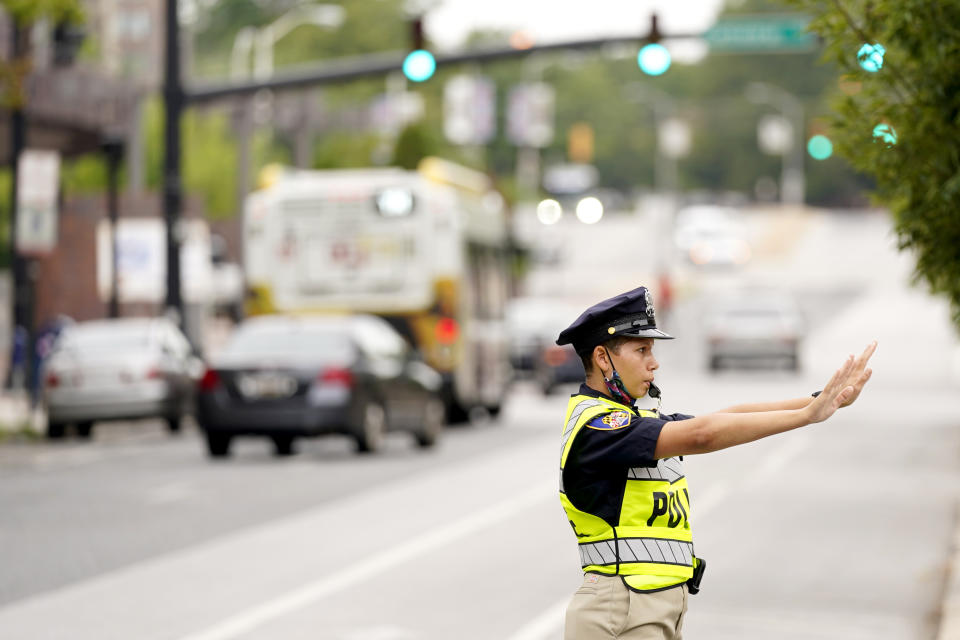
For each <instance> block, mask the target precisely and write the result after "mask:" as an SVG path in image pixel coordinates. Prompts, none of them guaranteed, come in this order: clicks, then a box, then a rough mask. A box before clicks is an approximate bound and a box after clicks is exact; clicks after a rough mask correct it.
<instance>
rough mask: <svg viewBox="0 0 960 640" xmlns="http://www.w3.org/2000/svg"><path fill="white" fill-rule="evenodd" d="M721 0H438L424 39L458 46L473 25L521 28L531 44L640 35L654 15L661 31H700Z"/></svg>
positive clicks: (443, 46) (718, 7) (711, 20)
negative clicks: (526, 33) (653, 14)
mask: <svg viewBox="0 0 960 640" xmlns="http://www.w3.org/2000/svg"><path fill="white" fill-rule="evenodd" d="M722 5H723V0H673V1H672V2H671V1H670V0H587V1H584V0H441V1H440V2H439V3H438V5H437V6H435V7H433V8H431V9H430V11H429V13H428V15H427V20H426V24H425V30H426V31H427V35H428V37H429V38H430V39H431V40H432V41H433V42H435V43H437V44H438V45H439V47H440V48H442V49H448V48H453V47H456V46H458V45H459V44H460V43H461V41H462V40H463V38H464V37H465V36H466V35H467V34H469V33H470V31H472V30H474V29H480V28H483V29H491V28H495V29H506V30H514V29H522V30H524V31H526V32H528V33H529V34H530V35H532V36H533V37H534V40H535V41H536V42H550V41H557V40H568V39H577V38H590V37H596V36H623V35H630V34H637V35H643V34H645V33H646V32H647V30H648V28H649V24H650V14H651V13H653V12H654V11H655V12H656V13H657V15H658V17H659V22H660V30H661V31H662V32H664V33H671V32H673V33H678V32H679V33H683V32H687V33H689V32H694V33H696V32H700V31H703V30H705V29H706V28H707V27H709V26H710V25H711V24H712V23H713V21H714V20H715V19H716V17H717V13H718V12H719V11H720V8H721V7H722Z"/></svg>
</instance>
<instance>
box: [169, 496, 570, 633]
mask: <svg viewBox="0 0 960 640" xmlns="http://www.w3.org/2000/svg"><path fill="white" fill-rule="evenodd" d="M552 497H553V493H552V489H551V488H549V487H547V486H538V487H537V488H535V489H530V490H528V491H526V492H524V493H521V494H519V495H516V496H514V497H513V498H512V499H509V500H505V501H503V502H501V503H499V504H495V505H493V506H491V507H489V508H487V509H484V510H482V511H478V512H476V513H474V514H472V515H469V516H466V517H464V518H461V519H460V520H457V521H455V522H453V523H451V524H450V525H448V526H446V527H443V528H442V529H438V530H436V531H434V532H433V533H428V534H426V535H424V536H422V537H419V538H416V539H414V540H410V541H408V542H405V543H403V544H400V545H397V546H395V547H393V548H391V549H387V550H386V551H383V552H381V553H378V554H376V555H374V556H371V557H369V558H368V559H367V560H365V561H363V562H360V563H358V564H356V565H352V566H350V567H349V568H344V569H345V570H343V571H340V570H335V571H334V572H333V573H332V574H331V575H328V576H325V577H323V578H320V579H319V580H316V581H314V582H311V583H309V584H306V585H304V586H302V587H300V588H299V589H294V590H293V591H289V592H287V593H285V594H283V595H281V596H279V597H277V598H274V599H273V600H269V601H267V602H265V603H263V604H261V605H259V606H257V607H254V608H252V609H250V610H248V611H246V612H244V613H241V614H238V615H235V616H232V617H230V618H227V619H226V620H223V621H221V622H219V623H217V624H215V625H213V626H212V627H209V628H207V629H204V630H203V631H200V632H198V633H194V634H191V635H189V636H186V637H184V638H182V639H181V640H226V639H227V638H235V637H237V636H239V635H241V634H244V633H247V632H249V631H250V630H251V629H254V628H256V627H258V626H260V625H262V624H264V623H266V622H268V621H270V620H273V619H275V618H279V617H280V616H283V615H285V614H288V613H291V612H293V611H296V610H297V609H301V608H303V607H305V606H307V605H309V604H312V603H314V602H316V601H317V600H320V599H321V598H324V597H326V596H329V595H331V594H333V593H336V592H338V591H343V590H344V589H347V588H348V587H352V586H353V585H355V584H357V583H359V582H363V581H364V580H367V579H369V578H372V577H374V576H377V575H381V574H382V573H383V572H384V571H386V570H388V569H390V568H392V567H395V566H397V565H399V564H402V563H404V562H406V561H408V560H410V559H412V558H415V557H416V556H418V555H420V554H422V553H425V552H427V551H430V550H432V549H436V548H437V547H440V546H442V545H445V544H448V543H450V542H453V541H454V540H456V539H457V538H461V537H463V536H466V535H469V534H471V533H474V532H475V531H477V530H479V529H482V528H485V527H489V526H491V525H494V524H496V523H497V522H500V521H501V520H506V519H507V518H510V517H512V516H513V515H515V514H517V513H520V512H521V511H524V510H526V509H528V508H530V507H531V506H532V505H534V504H536V503H537V502H540V501H543V500H547V499H549V498H552ZM346 569H349V570H346Z"/></svg>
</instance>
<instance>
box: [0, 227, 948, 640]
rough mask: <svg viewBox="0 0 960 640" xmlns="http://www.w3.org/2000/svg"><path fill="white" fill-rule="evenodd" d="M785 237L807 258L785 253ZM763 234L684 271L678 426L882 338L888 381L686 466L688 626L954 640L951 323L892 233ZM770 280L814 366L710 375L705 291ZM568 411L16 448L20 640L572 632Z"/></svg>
mask: <svg viewBox="0 0 960 640" xmlns="http://www.w3.org/2000/svg"><path fill="white" fill-rule="evenodd" d="M783 225H787V226H788V227H789V228H790V229H791V239H790V242H788V243H786V244H784V245H782V246H777V245H775V243H774V245H775V246H773V248H771V247H770V244H771V242H772V241H771V240H769V239H768V240H763V238H764V237H767V238H779V237H780V235H778V234H772V230H775V229H779V228H781V227H782V226H783ZM752 228H753V229H754V232H755V233H756V235H757V238H758V242H757V244H758V249H757V252H758V255H757V259H756V261H755V263H754V265H753V266H751V267H749V268H748V269H746V270H744V271H743V272H739V273H681V274H680V278H681V283H682V296H681V301H680V303H679V304H678V305H677V307H676V308H675V309H674V310H673V313H672V320H673V321H674V324H673V325H672V328H673V331H674V333H676V334H677V335H678V336H679V338H680V339H678V340H676V341H674V342H672V343H661V344H658V346H657V349H658V351H659V354H658V355H659V356H660V360H661V363H662V369H661V372H660V373H659V375H658V383H659V384H660V386H661V388H662V389H663V394H664V398H663V410H664V411H684V412H688V413H702V412H705V411H710V410H715V409H719V408H722V407H724V406H727V405H730V404H734V403H737V402H743V401H751V400H765V399H776V398H783V397H797V396H802V395H806V394H808V393H810V392H811V391H813V390H815V389H818V388H820V387H821V386H822V385H823V382H824V381H825V380H826V379H827V378H828V377H829V375H830V373H831V372H832V370H833V369H834V368H835V367H836V366H838V365H839V364H840V363H841V361H842V360H843V358H844V357H845V356H846V355H847V353H850V352H855V351H859V350H860V349H862V348H863V346H864V345H865V344H866V343H867V342H868V341H869V340H870V339H873V338H877V339H879V340H880V348H879V349H878V352H877V354H876V356H875V357H874V363H873V364H874V368H875V370H876V374H875V376H874V380H872V381H871V384H870V386H869V387H868V389H867V391H865V392H864V395H863V396H862V397H861V399H860V401H859V402H858V403H857V404H856V405H854V406H853V407H851V408H849V409H845V410H843V411H841V412H840V413H838V415H836V416H835V417H834V418H833V419H831V420H830V421H829V422H827V423H824V424H820V425H815V426H813V427H810V428H807V429H804V430H800V431H797V432H793V433H789V434H784V435H782V436H778V437H774V438H770V439H767V440H764V441H760V442H757V443H753V444H751V445H747V446H744V447H740V448H736V449H732V450H728V451H723V452H717V453H714V454H709V455H706V456H691V457H689V458H688V460H687V463H688V467H687V472H688V476H689V482H690V487H691V500H692V506H693V512H692V514H691V515H692V522H693V526H694V531H695V540H696V548H697V552H698V554H700V555H702V556H703V557H705V558H707V559H708V563H709V568H708V572H707V576H706V578H705V586H704V590H703V592H702V593H701V594H700V595H698V596H696V597H695V598H692V599H691V610H690V613H689V615H688V618H687V623H686V625H687V626H686V634H685V635H686V636H687V637H689V638H710V639H719V640H724V639H727V638H729V639H733V638H737V639H740V640H750V639H754V638H756V639H761V638H763V639H764V640H766V639H769V638H786V639H793V638H798V639H799V638H805V639H809V638H823V639H834V638H835V639H838V640H839V639H840V638H843V639H845V640H846V639H850V638H864V639H866V638H870V639H880V640H886V639H891V640H892V639H914V638H917V639H920V638H922V639H926V638H932V637H933V635H934V633H935V631H936V627H937V624H938V618H939V616H938V607H939V604H940V600H941V596H942V590H943V587H944V581H945V577H946V576H945V571H946V567H947V560H948V558H949V552H950V543H951V540H952V534H953V530H954V525H955V519H956V505H957V497H958V495H960V493H958V489H960V483H958V477H960V476H958V472H957V470H958V468H960V464H958V463H960V460H958V457H960V418H958V415H960V412H958V409H960V400H958V398H960V394H958V393H957V390H958V387H960V378H958V375H957V364H958V363H957V361H956V358H957V341H956V338H955V336H954V334H952V333H951V330H950V328H949V326H948V324H947V320H946V318H947V312H946V308H945V306H944V305H943V304H942V303H941V302H939V301H935V300H931V299H929V298H928V297H927V296H925V295H924V294H923V293H921V292H918V291H916V290H912V289H910V288H909V287H908V286H907V285H906V280H907V266H908V263H907V262H906V261H905V260H904V259H903V258H901V257H898V256H896V255H895V254H894V253H893V252H892V250H890V247H889V239H888V238H887V236H886V232H885V222H884V221H883V219H882V218H877V217H872V216H861V217H859V218H855V217H850V216H842V217H841V216H830V215H825V216H815V217H813V218H804V219H802V220H776V221H770V220H759V221H756V225H754V227H752ZM781 231H782V229H781ZM764 234H766V236H765V235H764ZM771 234H772V235H771ZM765 250H766V251H768V253H767V254H764V251H765ZM570 268H574V269H575V268H576V265H571V267H570ZM746 280H750V281H764V280H768V281H769V283H773V284H777V285H778V286H781V287H783V288H787V289H790V290H792V291H795V292H797V293H798V294H799V295H800V297H801V302H802V304H803V305H804V308H805V309H806V310H807V315H808V318H809V319H810V324H809V334H808V339H807V341H806V343H805V345H804V348H803V364H804V366H803V368H802V370H801V371H800V372H799V373H796V374H794V373H790V372H786V371H769V370H759V369H757V370H747V371H738V370H733V371H725V372H723V373H722V374H720V375H709V374H708V373H707V371H706V370H705V368H704V366H703V363H704V362H703V353H702V345H701V342H700V341H701V339H702V335H701V333H700V331H699V326H700V319H701V316H702V314H703V313H704V312H705V309H704V300H705V299H706V296H707V294H708V293H712V292H714V291H715V290H716V289H718V288H722V287H724V286H728V285H730V284H731V283H737V282H741V281H746ZM565 403H566V399H565V397H564V395H563V394H557V395H552V396H548V397H542V396H541V395H539V394H538V393H537V391H536V390H535V388H534V387H533V386H532V385H529V384H525V383H521V384H518V385H517V386H516V387H515V389H514V392H513V393H512V395H511V397H510V400H509V402H508V404H507V405H506V407H505V409H504V412H503V415H502V417H501V419H500V420H499V421H498V422H497V423H490V422H485V421H481V422H478V423H475V424H473V425H470V426H468V427H461V428H454V429H450V430H448V432H447V433H446V434H445V435H446V437H445V438H444V439H443V441H442V442H441V444H440V445H439V447H438V448H437V449H436V450H434V451H430V452H423V451H420V450H417V449H416V448H415V447H413V446H412V443H410V442H408V441H407V440H406V439H404V438H403V437H399V436H398V437H395V438H393V439H392V440H391V441H390V443H389V447H388V448H387V451H386V452H384V453H383V454H382V455H377V456H371V457H360V456H357V455H355V454H354V453H353V452H352V449H351V447H350V444H349V442H347V441H346V440H341V439H326V440H317V441H312V442H304V443H302V444H301V446H300V453H299V454H298V455H296V456H294V457H292V458H275V457H273V456H272V454H271V448H270V447H269V446H268V444H267V443H266V442H260V441H256V440H251V441H247V442H244V441H241V442H240V443H238V444H239V445H240V446H238V447H237V450H236V453H235V455H234V456H233V457H232V458H231V459H228V460H224V461H217V462H211V461H209V460H208V459H207V458H206V457H205V454H204V450H203V445H202V442H201V440H200V438H199V437H198V435H197V433H196V432H195V431H194V430H187V432H185V433H184V434H182V435H179V436H169V435H168V434H166V433H165V432H164V430H163V426H162V425H161V424H160V423H158V422H157V423H152V422H142V423H127V424H113V425H98V427H97V430H96V431H95V436H94V439H93V441H92V442H89V443H78V442H71V441H67V442H63V443H47V442H35V443H23V442H21V443H7V444H3V445H0V568H2V570H0V636H2V637H3V638H5V639H6V638H12V639H24V640H27V639H29V640H34V639H41V638H70V639H76V640H85V639H90V640H94V639H95V640H104V639H109V638H118V639H121V638H122V639H125V640H126V639H129V638H137V639H152V638H156V639H170V640H213V639H227V638H238V639H253V638H270V639H299V638H325V639H326V638H329V639H331V640H414V639H417V640H432V639H438V640H439V639H448V638H462V639H468V640H469V639H477V640H481V639H482V640H542V639H547V638H550V639H556V638H559V637H560V625H561V620H562V615H563V608H564V607H565V605H566V602H567V601H568V599H569V597H570V596H571V595H572V593H573V591H574V590H575V589H576V587H577V585H578V584H579V573H580V572H579V566H578V559H577V554H576V548H575V539H574V538H573V536H572V535H571V533H570V531H569V525H567V524H566V522H565V519H564V516H563V513H562V511H561V509H560V507H559V504H558V501H557V498H556V494H555V492H556V482H557V478H556V473H557V455H558V432H559V427H560V421H561V420H562V414H563V410H564V406H565Z"/></svg>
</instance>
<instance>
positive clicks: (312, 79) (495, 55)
mask: <svg viewBox="0 0 960 640" xmlns="http://www.w3.org/2000/svg"><path fill="white" fill-rule="evenodd" d="M701 35H702V34H695V33H691V34H671V35H661V36H660V39H661V40H669V39H687V38H699V37H700V36H701ZM647 41H648V40H647V38H644V37H641V36H628V37H626V36H625V37H616V38H592V39H589V40H569V41H565V42H554V43H550V44H541V45H535V46H532V47H527V48H525V49H515V48H513V47H501V48H490V49H477V50H473V51H464V52H461V53H453V54H445V55H438V56H436V61H437V67H438V68H439V67H442V66H449V65H455V64H463V63H467V62H474V63H475V62H493V61H496V60H507V59H510V58H522V57H524V56H529V55H531V54H535V53H542V52H544V51H560V50H565V49H566V50H570V49H599V48H602V47H608V46H614V45H626V44H629V45H640V44H641V43H644V42H647ZM408 53H409V52H402V53H387V54H380V53H378V54H370V55H364V56H356V57H352V58H343V59H340V60H334V61H331V62H325V63H323V65H321V66H314V67H310V68H300V69H297V70H293V71H288V72H286V73H278V74H276V75H274V76H273V77H271V78H268V79H266V80H259V81H253V82H240V83H237V82H227V83H204V84H194V85H188V86H186V87H185V88H184V97H185V98H186V100H187V102H189V103H191V104H197V103H202V102H210V101H214V100H219V99H221V98H232V97H239V96H245V95H252V94H254V93H256V92H257V91H260V90H261V89H271V90H283V89H299V88H305V87H314V86H320V85H327V84H337V83H343V82H350V81H351V80H358V79H360V78H367V77H375V76H382V75H384V74H387V73H391V72H394V71H396V72H401V71H402V69H403V60H404V58H405V57H406V55H407V54H408Z"/></svg>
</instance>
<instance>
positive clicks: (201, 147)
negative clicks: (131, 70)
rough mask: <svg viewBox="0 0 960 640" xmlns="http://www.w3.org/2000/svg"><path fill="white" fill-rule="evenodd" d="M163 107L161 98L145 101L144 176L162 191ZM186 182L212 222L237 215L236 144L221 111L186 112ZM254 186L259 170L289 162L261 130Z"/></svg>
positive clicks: (254, 158) (257, 137)
mask: <svg viewBox="0 0 960 640" xmlns="http://www.w3.org/2000/svg"><path fill="white" fill-rule="evenodd" d="M163 126H164V121H163V105H162V104H161V102H160V100H159V99H154V100H151V101H149V102H148V103H147V105H146V108H145V113H144V127H145V129H146V133H145V140H146V144H145V147H146V163H145V165H146V166H145V174H146V183H147V186H148V187H149V188H151V189H155V190H159V189H160V188H161V186H162V179H163V153H164V150H163ZM182 138H183V182H184V185H185V187H186V190H187V193H188V194H197V195H199V196H200V197H202V198H203V202H204V207H205V211H206V214H207V216H208V217H210V218H212V219H218V218H229V217H232V216H234V215H236V214H237V213H238V211H239V203H238V202H237V182H236V180H237V146H236V142H235V135H234V133H233V132H232V131H231V129H230V119H229V116H228V115H227V114H225V113H223V112H222V111H198V110H190V111H187V112H186V114H184V116H183V122H182ZM250 155H251V158H252V163H253V167H252V168H251V174H250V175H251V184H252V185H255V184H256V170H257V168H259V167H263V166H265V165H266V164H269V163H271V162H280V163H287V164H289V162H290V156H289V153H287V152H286V150H285V149H284V148H283V147H282V146H281V145H280V144H278V143H277V142H276V141H275V140H274V138H273V134H272V133H271V132H268V131H258V132H257V134H256V135H254V137H253V141H252V144H251V154H250Z"/></svg>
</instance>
